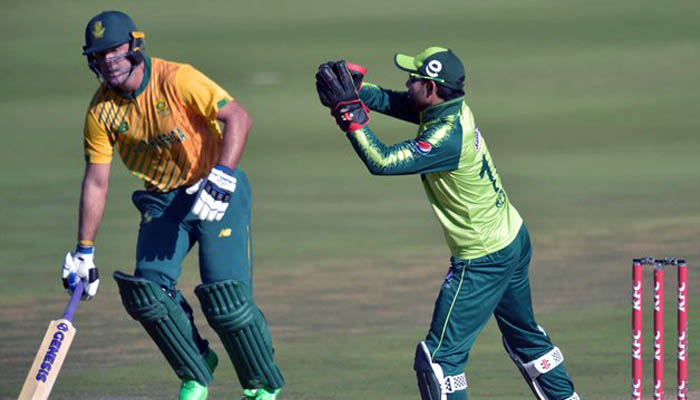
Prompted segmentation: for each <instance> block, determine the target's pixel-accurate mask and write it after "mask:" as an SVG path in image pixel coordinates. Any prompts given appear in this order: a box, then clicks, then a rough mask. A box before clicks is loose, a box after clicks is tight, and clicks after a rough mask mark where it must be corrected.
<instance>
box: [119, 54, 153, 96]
mask: <svg viewBox="0 0 700 400" xmlns="http://www.w3.org/2000/svg"><path fill="white" fill-rule="evenodd" d="M150 80H151V57H147V56H144V57H143V79H142V80H141V84H140V85H139V87H138V88H137V89H136V90H135V91H134V93H124V92H122V91H121V90H114V93H116V94H118V95H119V96H121V97H124V98H126V99H129V100H135V99H136V98H137V97H138V96H139V95H140V94H141V93H143V91H144V90H146V86H148V81H150Z"/></svg>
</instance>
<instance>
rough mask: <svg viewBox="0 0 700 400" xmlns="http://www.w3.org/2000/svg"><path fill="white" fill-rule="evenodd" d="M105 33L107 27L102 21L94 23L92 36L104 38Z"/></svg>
mask: <svg viewBox="0 0 700 400" xmlns="http://www.w3.org/2000/svg"><path fill="white" fill-rule="evenodd" d="M104 35H105V27H104V26H102V21H97V22H95V23H94V24H93V25H92V37H94V38H95V39H102V38H103V37H104Z"/></svg>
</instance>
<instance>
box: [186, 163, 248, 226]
mask: <svg viewBox="0 0 700 400" xmlns="http://www.w3.org/2000/svg"><path fill="white" fill-rule="evenodd" d="M195 191H197V198H196V199H195V201H194V205H193V206H192V214H194V215H196V216H197V217H198V218H199V219H200V220H202V221H221V218H223V217H224V213H226V209H227V208H228V203H229V201H230V200H231V193H233V192H234V191H236V178H234V177H233V171H232V170H231V168H228V167H225V166H223V165H217V166H215V167H214V168H213V169H212V170H211V172H210V173H209V176H207V179H206V180H204V179H202V180H200V181H199V182H197V183H196V184H195V185H192V186H191V187H189V188H187V190H186V191H185V192H186V193H188V194H193V193H194V192H195Z"/></svg>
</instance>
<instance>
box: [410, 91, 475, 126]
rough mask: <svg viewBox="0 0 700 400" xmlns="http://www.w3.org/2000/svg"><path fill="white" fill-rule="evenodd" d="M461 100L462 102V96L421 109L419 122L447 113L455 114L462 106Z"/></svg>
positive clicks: (446, 114)
mask: <svg viewBox="0 0 700 400" xmlns="http://www.w3.org/2000/svg"><path fill="white" fill-rule="evenodd" d="M462 102H464V96H460V97H457V98H454V99H452V100H448V101H444V102H442V103H440V104H435V105H433V106H430V107H428V108H426V109H425V110H423V111H421V113H420V122H421V123H424V122H428V121H432V120H435V119H438V118H442V117H446V116H448V115H453V114H457V113H458V112H459V110H460V109H461V108H462Z"/></svg>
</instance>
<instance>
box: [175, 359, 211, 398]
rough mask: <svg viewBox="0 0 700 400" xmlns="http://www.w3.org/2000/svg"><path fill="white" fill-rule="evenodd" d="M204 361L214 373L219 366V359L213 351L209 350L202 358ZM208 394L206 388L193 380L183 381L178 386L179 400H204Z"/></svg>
mask: <svg viewBox="0 0 700 400" xmlns="http://www.w3.org/2000/svg"><path fill="white" fill-rule="evenodd" d="M204 361H205V362H206V363H207V365H208V366H209V369H211V372H212V373H214V370H215V369H216V366H217V365H219V357H218V356H217V355H216V353H215V352H214V350H212V349H209V352H207V355H205V356H204ZM208 393H209V390H207V387H206V386H204V385H202V384H201V383H199V382H197V381H196V380H194V379H187V378H186V379H183V380H182V385H180V400H205V399H206V398H207V394H208Z"/></svg>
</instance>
